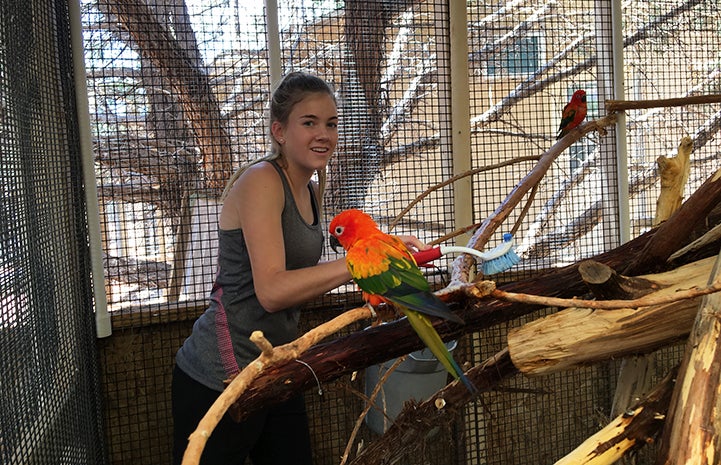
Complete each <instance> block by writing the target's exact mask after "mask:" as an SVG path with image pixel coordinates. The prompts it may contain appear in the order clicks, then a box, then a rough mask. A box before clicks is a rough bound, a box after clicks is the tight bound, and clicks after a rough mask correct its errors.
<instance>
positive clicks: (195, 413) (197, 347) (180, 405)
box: [172, 72, 425, 465]
mask: <svg viewBox="0 0 721 465" xmlns="http://www.w3.org/2000/svg"><path fill="white" fill-rule="evenodd" d="M270 133H271V145H272V150H271V154H270V155H269V156H267V157H265V158H263V159H261V160H259V161H258V162H255V163H253V164H251V165H249V166H248V167H246V168H244V169H241V170H239V172H238V173H236V175H235V176H234V177H233V178H232V179H231V180H230V181H229V183H228V187H227V188H226V192H225V193H224V197H225V198H224V202H223V207H222V209H221V213H220V218H219V242H218V273H217V277H216V280H215V283H214V285H213V289H212V292H211V295H210V305H209V307H208V309H207V310H206V311H205V313H204V314H203V315H202V316H201V317H200V318H199V319H198V320H197V321H196V323H195V324H194V326H193V331H192V334H191V335H190V337H188V339H186V341H185V342H184V344H183V346H182V347H181V348H180V350H179V351H178V353H177V355H176V365H175V369H174V371H173V384H172V401H173V405H172V410H173V421H174V446H173V456H174V457H173V460H174V463H175V464H180V463H181V461H182V456H183V453H184V451H185V448H186V446H187V438H188V436H189V435H190V434H191V433H192V432H193V431H194V430H195V428H196V427H197V425H198V422H199V421H200V419H201V418H202V417H203V415H205V413H206V412H207V410H208V408H209V407H210V406H211V405H212V404H213V402H214V401H215V400H216V399H217V397H218V396H219V395H220V393H221V391H223V389H224V387H225V385H224V382H223V381H224V380H226V379H229V378H231V377H232V376H233V375H235V374H237V373H238V372H239V371H240V370H241V369H242V368H243V367H244V366H246V365H247V364H248V363H250V362H251V361H252V360H254V359H255V358H257V357H258V355H260V351H259V349H258V348H257V347H256V346H255V345H254V344H253V343H252V342H250V340H249V337H250V334H251V333H252V332H253V331H255V330H261V331H263V334H264V335H265V337H266V338H267V339H268V340H269V341H270V342H271V344H273V346H278V345H282V344H286V343H288V342H290V341H292V340H294V339H296V338H297V336H298V334H297V329H298V319H299V313H300V310H299V305H300V304H302V303H304V302H307V301H309V300H311V299H313V298H316V297H318V296H320V295H322V294H323V293H325V292H327V291H329V290H331V289H333V288H335V287H337V286H339V285H341V284H343V283H345V282H348V281H349V280H350V274H349V272H348V270H347V268H346V265H345V260H344V259H339V260H334V261H330V262H324V263H319V259H320V257H321V253H322V247H323V222H322V221H321V205H320V200H321V199H322V189H323V187H324V183H325V168H326V165H327V164H328V160H329V159H330V157H331V155H332V154H333V151H334V150H335V147H336V143H337V142H338V113H337V108H336V101H335V98H334V95H333V91H332V90H331V88H330V87H329V86H328V85H327V83H326V82H325V81H323V80H322V79H319V78H318V77H316V76H313V75H311V74H308V73H303V72H292V73H290V74H288V75H287V76H285V77H284V78H283V80H282V81H281V82H280V84H279V85H278V87H277V89H276V90H275V92H274V93H273V97H272V100H271V104H270ZM314 174H317V177H318V180H319V182H318V183H314V182H312V178H313V175H314ZM403 240H404V241H405V242H406V243H407V244H408V245H409V246H410V247H415V248H419V249H420V248H424V247H425V246H424V245H423V244H422V243H420V242H419V241H418V240H417V239H416V238H414V237H410V236H409V237H403ZM246 457H250V458H251V460H252V462H253V464H254V465H271V464H278V465H281V464H282V465H287V464H289V463H292V464H297V465H303V464H308V465H310V464H312V454H311V447H310V435H309V432H308V422H307V416H306V411H305V404H304V401H303V396H302V395H299V396H297V397H295V398H293V399H291V400H289V401H286V402H284V403H281V404H279V405H277V406H273V407H270V408H268V409H265V410H262V411H259V412H256V413H255V414H253V415H252V416H250V417H249V418H248V419H247V420H244V421H243V422H241V423H236V422H234V421H233V420H232V419H231V418H230V417H229V416H228V415H227V414H226V415H225V416H224V418H223V419H222V420H221V421H220V423H219V424H218V426H217V427H216V429H215V430H214V431H213V433H212V435H211V436H210V438H209V440H208V442H207V444H206V446H205V449H204V451H203V455H202V459H201V463H202V464H204V465H209V464H223V465H226V464H237V465H242V464H243V463H244V462H245V458H246Z"/></svg>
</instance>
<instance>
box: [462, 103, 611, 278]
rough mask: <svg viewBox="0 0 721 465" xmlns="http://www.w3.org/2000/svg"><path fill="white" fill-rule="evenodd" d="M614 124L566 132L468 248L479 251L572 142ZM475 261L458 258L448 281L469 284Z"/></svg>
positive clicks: (599, 122)
mask: <svg viewBox="0 0 721 465" xmlns="http://www.w3.org/2000/svg"><path fill="white" fill-rule="evenodd" d="M614 124H616V116H615V115H608V116H604V117H603V118H599V119H597V120H592V121H588V122H586V123H585V124H582V125H580V126H578V127H577V128H575V129H573V130H572V131H571V132H569V133H568V134H567V135H566V137H562V138H561V139H560V140H559V141H558V142H556V143H555V144H554V145H553V146H552V147H551V148H550V149H548V150H547V151H546V152H545V153H544V154H543V155H542V156H541V158H540V159H539V160H538V163H536V165H535V166H534V167H533V169H531V171H529V172H528V174H527V175H526V176H525V177H524V178H523V179H522V180H521V181H520V182H519V183H518V185H517V186H516V187H515V188H514V189H513V190H512V191H511V192H510V193H509V194H508V195H507V196H506V198H505V199H504V200H503V202H501V204H500V205H499V206H498V208H496V210H495V211H494V212H493V213H491V214H490V215H489V216H488V217H487V218H486V219H485V220H484V221H483V222H482V223H481V226H480V227H479V228H478V230H476V232H475V233H474V234H473V236H472V237H471V239H470V240H469V242H468V246H469V247H473V248H476V249H478V250H481V249H482V248H483V247H484V246H485V244H487V243H488V240H489V239H490V237H491V236H492V235H493V233H494V232H495V231H496V229H497V228H498V227H499V226H500V225H501V224H502V223H503V221H504V220H505V219H506V218H507V217H508V216H509V215H510V213H511V212H512V211H513V209H514V208H515V207H516V206H517V205H518V204H519V203H520V202H521V200H522V199H523V197H524V196H525V195H526V194H527V193H528V191H530V190H531V189H532V188H533V186H535V185H536V184H538V183H539V182H540V181H541V179H543V177H544V176H545V175H546V172H547V171H548V169H549V168H550V167H551V166H552V164H553V162H554V161H555V160H556V158H558V156H559V155H560V154H561V153H563V151H564V150H566V149H567V148H568V147H570V146H571V145H572V144H573V143H575V142H576V141H578V140H579V139H580V138H581V137H583V136H584V135H585V134H587V133H589V132H592V131H599V132H601V133H602V134H603V133H605V132H606V129H605V128H606V127H608V126H612V125H614ZM474 263H475V261H474V260H473V258H472V257H470V256H468V255H467V254H461V255H459V256H458V257H457V258H456V259H455V260H454V262H453V268H452V270H451V282H454V281H460V282H468V281H470V270H471V268H472V266H473V264H474Z"/></svg>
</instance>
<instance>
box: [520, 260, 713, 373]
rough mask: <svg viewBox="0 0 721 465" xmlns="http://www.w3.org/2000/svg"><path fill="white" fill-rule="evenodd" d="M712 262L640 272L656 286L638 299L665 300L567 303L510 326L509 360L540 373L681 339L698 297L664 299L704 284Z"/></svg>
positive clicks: (688, 324)
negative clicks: (637, 304)
mask: <svg viewBox="0 0 721 465" xmlns="http://www.w3.org/2000/svg"><path fill="white" fill-rule="evenodd" d="M712 264H713V258H709V259H706V260H702V261H700V262H696V263H692V264H689V265H686V266H683V267H680V268H677V269H675V270H672V271H669V272H666V273H662V274H657V275H649V276H645V277H643V278H644V279H645V280H648V281H651V282H653V283H654V287H657V288H658V290H657V291H654V292H653V293H650V294H648V295H646V296H645V297H643V298H641V299H638V300H639V301H646V302H649V303H651V302H654V301H656V302H660V301H663V300H666V303H657V304H653V305H650V306H645V307H642V308H638V309H637V308H633V307H629V308H619V309H616V310H594V309H591V308H569V309H566V310H563V311H560V312H558V313H554V314H552V315H549V316H547V317H545V318H541V319H538V320H535V321H532V322H530V323H528V324H526V325H524V326H521V327H520V328H516V329H513V330H511V331H510V332H509V334H508V347H509V350H510V352H511V359H512V360H513V363H514V364H515V365H516V367H518V369H519V370H521V371H522V372H523V373H525V374H528V375H541V374H543V375H545V374H548V373H552V372H555V371H559V370H565V369H568V368H571V367H574V366H577V365H583V364H588V363H593V362H598V361H600V360H608V359H610V358H617V357H619V356H623V355H629V354H639V353H647V352H650V351H652V350H655V349H657V348H659V347H662V346H664V345H666V344H668V343H670V342H673V341H676V340H678V339H680V338H683V337H685V336H687V335H688V333H689V332H690V330H691V326H692V325H693V321H694V318H695V316H696V310H697V308H698V304H699V302H700V300H701V298H700V297H695V298H692V299H688V300H681V301H676V302H669V299H672V298H673V297H672V296H673V295H674V294H677V292H678V290H679V289H684V290H691V289H694V288H698V287H704V284H705V283H706V281H707V280H708V276H709V273H710V271H711V267H712ZM596 302H598V303H599V304H602V303H604V301H596ZM630 302H631V301H629V303H630ZM590 303H591V302H587V304H590Z"/></svg>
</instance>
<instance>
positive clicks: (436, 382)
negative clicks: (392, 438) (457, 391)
mask: <svg viewBox="0 0 721 465" xmlns="http://www.w3.org/2000/svg"><path fill="white" fill-rule="evenodd" d="M456 345H457V342H456V341H450V342H447V343H446V348H448V351H449V352H451V353H452V352H453V350H454V349H455V348H456ZM395 361H396V359H393V360H389V361H387V362H384V363H381V364H379V365H373V366H369V367H368V368H366V371H365V394H366V396H368V397H370V395H371V394H372V393H373V389H375V387H376V385H377V384H378V381H379V380H380V379H381V378H382V377H383V375H384V374H385V373H386V371H388V369H389V368H390V367H391V366H392V365H393V363H395ZM447 379H448V372H447V371H446V369H445V368H444V367H443V365H442V364H441V362H439V361H438V359H437V358H436V357H435V355H433V353H432V352H431V351H430V349H428V348H425V349H423V350H419V351H416V352H413V353H410V354H408V357H407V358H406V359H405V360H404V361H403V362H401V364H400V365H399V366H398V368H396V370H395V371H394V372H393V373H391V374H390V375H389V376H388V379H387V380H386V382H385V384H384V385H383V387H382V388H381V390H380V392H379V393H378V396H377V397H376V398H375V401H374V405H375V407H371V409H370V410H369V411H368V415H367V416H366V419H365V421H366V424H367V425H368V427H369V428H370V429H371V430H373V431H374V432H375V433H378V434H383V433H385V432H386V430H388V428H389V427H390V425H391V424H392V423H391V421H392V420H395V419H396V417H397V416H398V414H399V413H400V411H401V410H402V409H403V404H404V403H405V402H406V401H408V400H410V399H415V400H416V401H417V402H422V401H424V400H426V399H428V398H429V397H430V396H432V395H433V394H435V393H436V392H438V390H439V389H441V388H442V387H443V386H445V385H446V384H447ZM376 407H377V408H378V409H380V410H381V411H384V412H385V413H386V415H388V417H389V418H390V420H388V419H386V418H385V416H383V414H382V413H381V412H380V411H379V410H378V409H376Z"/></svg>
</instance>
